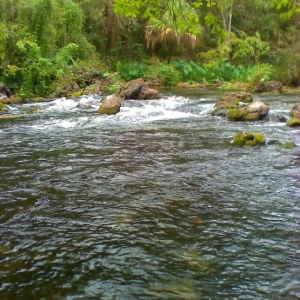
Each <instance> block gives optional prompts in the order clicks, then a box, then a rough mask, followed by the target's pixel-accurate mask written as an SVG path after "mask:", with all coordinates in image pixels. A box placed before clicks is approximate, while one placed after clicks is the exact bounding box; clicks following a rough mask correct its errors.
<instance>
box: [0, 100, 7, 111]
mask: <svg viewBox="0 0 300 300" xmlns="http://www.w3.org/2000/svg"><path fill="white" fill-rule="evenodd" d="M0 110H7V106H6V105H5V104H4V103H1V102H0Z"/></svg>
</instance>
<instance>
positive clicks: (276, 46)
mask: <svg viewBox="0 0 300 300" xmlns="http://www.w3.org/2000/svg"><path fill="white" fill-rule="evenodd" d="M299 23H300V18H299V7H298V6H297V1H293V0H291V1H288V2H287V1H283V0H273V1H255V2H253V1H245V0H238V1H234V2H233V1H232V0H226V1H221V2H220V1H193V2H190V1H184V0H180V1H157V0H147V1H140V0H134V1H130V2H128V1H126V3H125V1H122V0H115V1H113V0H105V1H104V0H103V1H99V0H97V1H96V0H81V1H79V0H66V1H62V0H46V1H45V0H22V1H20V0H14V1H13V0H7V1H2V7H1V11H0V41H1V42H0V82H3V83H5V85H7V86H8V87H9V88H10V89H11V90H12V91H13V92H14V93H15V94H17V95H18V96H19V97H20V98H21V99H24V98H30V97H37V96H39V97H45V96H47V97H49V96H50V97H57V96H70V95H71V96H76V95H80V94H82V93H84V92H85V93H87V92H97V91H109V92H115V91H117V90H118V89H119V88H120V86H122V84H123V82H124V81H129V80H132V79H135V78H139V77H143V78H145V79H147V80H148V81H149V82H150V83H151V84H154V85H158V84H162V85H166V86H176V85H178V84H179V85H181V86H182V85H184V86H188V87H192V86H197V84H208V83H213V84H219V85H223V86H224V87H231V86H234V85H236V84H237V83H240V82H246V83H247V85H248V86H249V88H250V89H251V88H252V87H253V86H255V85H256V84H257V83H258V82H260V81H261V80H265V81H266V80H276V81H280V82H282V83H283V84H284V86H293V87H297V86H299V84H300V54H299V51H297V49H299V40H300V39H299V30H298V27H299ZM182 82H184V83H182ZM88 86H89V89H87V87H88ZM15 99H17V97H15Z"/></svg>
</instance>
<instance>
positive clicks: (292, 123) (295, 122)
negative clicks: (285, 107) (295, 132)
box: [286, 118, 300, 127]
mask: <svg viewBox="0 0 300 300" xmlns="http://www.w3.org/2000/svg"><path fill="white" fill-rule="evenodd" d="M286 126H288V127H296V126H300V118H291V119H289V120H288V121H287V122H286Z"/></svg>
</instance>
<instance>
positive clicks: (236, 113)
mask: <svg viewBox="0 0 300 300" xmlns="http://www.w3.org/2000/svg"><path fill="white" fill-rule="evenodd" d="M245 115H246V114H245V110H244V109H243V108H242V107H237V108H230V109H228V110H227V114H226V117H227V119H228V120H232V121H242V120H244V118H245Z"/></svg>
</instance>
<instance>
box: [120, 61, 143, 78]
mask: <svg viewBox="0 0 300 300" xmlns="http://www.w3.org/2000/svg"><path fill="white" fill-rule="evenodd" d="M145 71H146V65H145V64H144V63H142V62H137V61H125V62H118V64H117V72H118V73H119V76H120V78H121V79H124V80H126V81H129V80H132V79H136V78H139V77H143V76H144V74H145Z"/></svg>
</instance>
